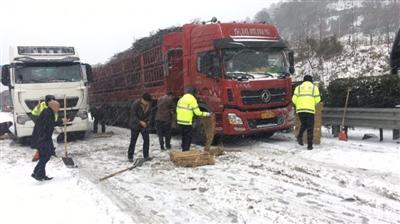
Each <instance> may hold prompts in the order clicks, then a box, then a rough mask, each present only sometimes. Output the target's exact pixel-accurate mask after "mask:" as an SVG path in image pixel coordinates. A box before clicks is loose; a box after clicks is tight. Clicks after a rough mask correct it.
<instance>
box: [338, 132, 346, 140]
mask: <svg viewBox="0 0 400 224" xmlns="http://www.w3.org/2000/svg"><path fill="white" fill-rule="evenodd" d="M339 140H340V141H347V134H346V132H345V131H340V132H339Z"/></svg>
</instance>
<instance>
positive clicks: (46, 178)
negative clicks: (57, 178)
mask: <svg viewBox="0 0 400 224" xmlns="http://www.w3.org/2000/svg"><path fill="white" fill-rule="evenodd" d="M52 179H53V177H48V176H44V177H43V180H52Z"/></svg>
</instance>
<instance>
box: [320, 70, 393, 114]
mask: <svg viewBox="0 0 400 224" xmlns="http://www.w3.org/2000/svg"><path fill="white" fill-rule="evenodd" d="M348 87H350V88H351V92H350V97H349V103H348V106H349V107H364V108H393V107H395V106H396V105H400V78H399V77H398V76H395V75H384V76H374V77H363V78H357V79H355V78H350V79H337V80H335V81H333V82H331V83H330V85H329V87H328V95H327V97H326V99H325V102H324V105H325V106H326V107H344V104H345V101H346V94H347V88H348Z"/></svg>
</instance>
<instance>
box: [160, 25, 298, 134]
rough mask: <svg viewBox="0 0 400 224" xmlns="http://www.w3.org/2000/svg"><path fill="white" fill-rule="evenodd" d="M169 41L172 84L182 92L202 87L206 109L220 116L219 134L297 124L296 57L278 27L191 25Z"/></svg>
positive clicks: (169, 36) (267, 130)
mask: <svg viewBox="0 0 400 224" xmlns="http://www.w3.org/2000/svg"><path fill="white" fill-rule="evenodd" d="M163 43H164V52H165V54H166V55H168V69H167V70H168V72H167V74H168V75H167V77H169V78H168V79H169V83H172V85H170V86H171V87H172V89H173V90H174V92H175V93H176V94H181V93H182V91H183V89H184V87H187V86H194V87H196V88H197V89H198V100H199V105H200V107H201V108H202V110H207V111H211V112H213V113H215V114H216V124H217V133H218V134H223V135H249V134H256V133H266V134H267V135H271V134H273V132H275V131H278V130H284V129H289V128H291V127H292V126H293V122H294V115H293V114H294V112H293V107H292V105H291V99H290V96H291V79H290V73H291V72H293V61H292V65H291V66H290V63H289V60H288V58H289V56H288V55H289V54H288V52H289V51H288V49H287V47H286V45H285V43H284V42H283V40H282V39H281V38H280V36H279V34H278V31H277V29H276V27H275V26H273V25H270V24H248V23H213V24H188V25H184V26H183V27H182V31H181V32H174V33H169V34H167V35H165V36H164V41H163ZM182 76H183V77H182ZM177 80H179V81H177Z"/></svg>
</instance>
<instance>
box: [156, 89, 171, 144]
mask: <svg viewBox="0 0 400 224" xmlns="http://www.w3.org/2000/svg"><path fill="white" fill-rule="evenodd" d="M174 109H175V103H174V98H173V96H172V92H171V91H169V92H167V94H166V95H164V96H162V97H161V98H160V99H159V100H158V101H157V112H156V128H157V134H158V140H159V142H160V148H161V150H165V148H167V149H171V123H172V116H173V111H174ZM164 138H165V147H164Z"/></svg>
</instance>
